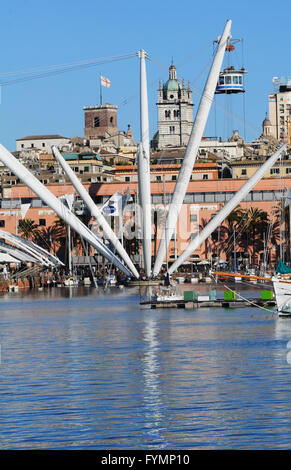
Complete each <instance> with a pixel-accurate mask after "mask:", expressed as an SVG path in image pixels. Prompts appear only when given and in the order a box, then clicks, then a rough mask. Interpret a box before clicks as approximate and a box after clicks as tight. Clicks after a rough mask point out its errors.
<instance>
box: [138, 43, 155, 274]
mask: <svg viewBox="0 0 291 470" xmlns="http://www.w3.org/2000/svg"><path fill="white" fill-rule="evenodd" d="M138 56H139V58H140V134H141V144H139V148H138V186H139V201H140V205H141V221H142V243H143V259H144V269H145V273H146V276H147V277H148V278H149V277H150V275H151V260H152V239H151V233H152V230H151V228H152V222H151V217H152V214H151V180H150V144H149V116H148V95H147V77H146V64H145V59H146V57H147V55H146V52H145V51H144V50H140V51H139V52H138Z"/></svg>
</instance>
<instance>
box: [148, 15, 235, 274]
mask: <svg viewBox="0 0 291 470" xmlns="http://www.w3.org/2000/svg"><path fill="white" fill-rule="evenodd" d="M230 28H231V20H228V21H227V22H226V25H225V28H224V31H223V34H222V36H221V38H219V39H218V47H217V52H216V54H215V57H214V59H213V62H212V66H211V69H210V72H209V75H208V78H207V82H206V85H205V88H204V91H203V94H202V97H201V100H200V104H199V107H198V110H197V114H196V118H195V122H194V124H193V128H192V132H191V135H190V139H189V142H188V145H187V148H186V152H185V156H184V159H183V163H182V165H181V169H180V173H179V177H178V180H177V183H176V186H175V190H174V193H173V197H172V200H171V203H170V206H169V212H168V215H167V219H166V223H165V227H164V231H163V234H162V237H161V240H160V245H159V249H158V254H157V257H156V261H155V265H154V269H153V275H154V276H156V275H158V273H159V271H160V269H161V266H162V263H163V260H164V258H165V256H166V253H167V250H168V245H169V242H170V240H171V238H172V235H173V232H174V230H175V227H176V223H177V218H178V216H179V213H180V211H181V207H182V204H183V201H184V197H185V194H186V191H187V187H188V184H189V181H190V177H191V174H192V170H193V166H194V165H195V160H196V155H197V153H198V149H199V145H200V142H201V139H202V136H203V132H204V128H205V125H206V122H207V118H208V114H209V111H210V108H211V104H212V100H213V97H214V93H215V89H216V85H217V81H218V77H219V72H220V70H221V66H222V61H223V57H224V52H225V48H226V45H227V41H228V40H229V38H230Z"/></svg>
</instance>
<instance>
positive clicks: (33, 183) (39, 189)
mask: <svg viewBox="0 0 291 470" xmlns="http://www.w3.org/2000/svg"><path fill="white" fill-rule="evenodd" d="M0 161H1V162H2V163H4V165H5V166H7V167H8V168H9V169H10V170H11V171H12V172H13V173H14V174H15V175H16V176H18V178H19V179H20V180H21V181H23V183H24V184H26V186H28V187H29V188H30V189H31V190H32V191H33V192H34V193H35V194H37V195H38V196H39V197H40V199H41V200H42V201H44V202H45V203H46V204H47V205H48V206H49V207H51V209H53V210H54V211H55V213H56V214H57V215H58V216H59V217H60V218H61V219H63V220H64V221H65V222H66V223H67V224H69V225H70V226H71V228H72V229H73V230H75V231H76V232H77V233H78V234H79V235H81V236H82V237H83V238H84V239H85V240H87V241H88V242H89V243H90V245H92V246H94V248H96V250H97V251H98V252H99V253H101V254H102V256H104V257H105V258H106V259H108V260H109V261H111V262H113V263H114V264H115V266H116V267H117V268H118V269H120V270H121V271H122V272H124V274H126V275H127V276H131V272H130V271H129V270H128V269H127V268H126V267H125V266H124V265H123V264H122V263H121V262H120V261H119V259H118V258H116V256H114V254H113V253H112V252H111V251H110V250H109V249H108V248H107V247H106V246H105V245H103V243H102V242H101V241H100V240H99V239H98V238H97V236H96V235H94V233H92V232H91V231H90V230H89V229H88V227H86V225H84V224H83V223H82V222H81V221H80V220H79V219H78V218H77V217H76V216H75V214H73V213H72V212H71V211H70V210H69V209H68V208H67V207H66V206H65V205H64V204H63V203H62V202H61V201H60V200H59V199H58V198H57V197H56V196H54V194H52V193H51V192H50V191H49V190H48V189H47V188H46V187H45V186H44V185H43V184H42V183H41V182H40V181H39V180H38V179H37V178H36V177H35V176H34V175H33V174H32V173H30V171H28V169H27V168H26V167H25V166H24V165H22V164H21V163H20V162H19V161H18V160H17V159H16V158H15V157H14V156H13V155H12V154H11V153H10V152H9V151H8V150H7V149H6V148H5V147H3V145H1V144H0Z"/></svg>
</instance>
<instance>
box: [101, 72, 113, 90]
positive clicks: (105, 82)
mask: <svg viewBox="0 0 291 470" xmlns="http://www.w3.org/2000/svg"><path fill="white" fill-rule="evenodd" d="M100 80H101V85H102V86H105V87H106V88H109V87H110V84H111V82H110V80H109V79H108V78H106V77H102V75H100Z"/></svg>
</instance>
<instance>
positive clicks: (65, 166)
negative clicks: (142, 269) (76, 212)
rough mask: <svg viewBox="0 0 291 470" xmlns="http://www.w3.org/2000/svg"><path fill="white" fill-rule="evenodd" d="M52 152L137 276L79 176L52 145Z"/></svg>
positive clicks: (132, 265)
mask: <svg viewBox="0 0 291 470" xmlns="http://www.w3.org/2000/svg"><path fill="white" fill-rule="evenodd" d="M52 152H53V154H54V156H55V158H56V160H57V161H58V163H59V164H60V165H61V167H62V169H63V170H64V172H65V173H66V175H67V177H68V178H69V180H70V181H71V183H72V185H73V186H74V188H75V190H76V191H77V193H78V194H79V196H80V197H81V198H82V199H83V201H84V202H85V204H86V206H87V207H88V209H89V211H90V212H91V215H92V216H93V217H94V218H95V220H96V221H97V223H98V224H99V225H100V227H101V228H102V230H103V233H104V236H106V237H107V238H108V239H109V240H110V241H111V243H112V245H113V246H114V248H115V249H116V251H117V252H118V253H119V255H120V256H121V258H122V259H123V260H124V262H125V263H126V264H127V266H128V267H129V269H130V270H131V271H132V273H133V275H134V276H135V277H136V278H138V277H139V274H138V272H137V270H136V268H135V266H134V264H133V262H132V261H131V259H130V257H129V256H128V254H127V253H126V251H125V249H124V248H123V246H122V244H121V243H120V241H119V240H118V238H117V236H116V235H115V233H114V232H113V230H112V229H111V227H110V225H109V224H108V222H107V221H106V219H105V217H104V216H103V215H102V213H101V212H100V211H99V209H98V207H97V206H96V204H95V202H94V201H93V199H92V198H91V196H90V194H89V193H88V191H87V190H86V189H85V188H84V186H83V185H82V183H81V181H80V180H79V178H78V177H77V176H76V175H75V173H74V172H73V170H72V169H71V168H70V166H69V165H68V164H67V162H66V161H65V159H64V158H63V157H62V155H61V153H60V152H59V150H58V148H57V147H55V146H53V147H52Z"/></svg>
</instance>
